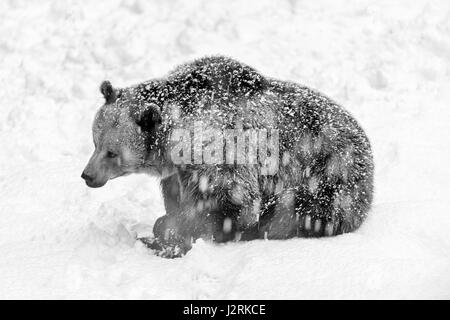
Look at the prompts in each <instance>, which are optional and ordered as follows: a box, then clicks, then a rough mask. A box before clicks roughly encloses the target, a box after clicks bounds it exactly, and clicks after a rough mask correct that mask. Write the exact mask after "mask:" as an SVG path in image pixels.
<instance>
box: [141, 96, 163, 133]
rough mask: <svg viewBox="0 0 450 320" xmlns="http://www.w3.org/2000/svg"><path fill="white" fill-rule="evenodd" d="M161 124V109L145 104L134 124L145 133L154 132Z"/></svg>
mask: <svg viewBox="0 0 450 320" xmlns="http://www.w3.org/2000/svg"><path fill="white" fill-rule="evenodd" d="M161 123H162V118H161V109H160V108H159V107H158V106H157V105H156V104H154V103H147V104H145V105H144V108H143V110H142V111H141V112H140V113H139V115H138V118H137V120H136V124H137V125H138V126H140V127H141V130H143V131H146V132H150V131H154V130H156V129H157V128H158V127H159V125H160V124H161Z"/></svg>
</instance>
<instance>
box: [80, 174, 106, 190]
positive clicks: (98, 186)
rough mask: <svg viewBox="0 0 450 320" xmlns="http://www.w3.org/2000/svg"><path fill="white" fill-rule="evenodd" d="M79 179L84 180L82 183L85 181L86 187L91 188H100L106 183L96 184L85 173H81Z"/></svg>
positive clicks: (96, 182)
mask: <svg viewBox="0 0 450 320" xmlns="http://www.w3.org/2000/svg"><path fill="white" fill-rule="evenodd" d="M81 178H82V179H84V181H86V184H87V186H88V187H91V188H100V187H103V186H104V185H105V184H106V181H105V182H98V181H97V180H96V179H95V178H94V177H93V176H91V175H89V174H87V173H86V171H83V173H82V174H81Z"/></svg>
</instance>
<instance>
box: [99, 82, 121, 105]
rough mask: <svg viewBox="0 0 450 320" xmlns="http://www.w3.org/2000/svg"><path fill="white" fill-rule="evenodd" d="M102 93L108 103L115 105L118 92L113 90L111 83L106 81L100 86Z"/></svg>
mask: <svg viewBox="0 0 450 320" xmlns="http://www.w3.org/2000/svg"><path fill="white" fill-rule="evenodd" d="M100 92H101V93H102V94H103V96H104V97H105V100H106V103H113V102H115V101H116V99H117V91H116V89H114V88H113V86H112V84H111V82H109V81H107V80H105V81H103V82H102V84H101V85H100Z"/></svg>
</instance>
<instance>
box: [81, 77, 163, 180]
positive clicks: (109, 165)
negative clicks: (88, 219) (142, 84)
mask: <svg viewBox="0 0 450 320" xmlns="http://www.w3.org/2000/svg"><path fill="white" fill-rule="evenodd" d="M100 92H101V93H102V94H103V96H104V98H105V103H104V105H103V106H102V107H101V108H100V110H98V112H97V114H96V116H95V119H94V123H93V127H92V133H93V139H94V146H95V150H94V153H93V155H92V156H91V158H90V160H89V162H88V164H87V165H86V168H85V169H84V171H83V173H82V175H81V177H82V178H83V179H84V180H85V181H86V184H87V185H88V186H89V187H92V188H98V187H101V186H103V185H105V184H106V182H107V181H108V180H110V179H114V178H116V177H119V176H123V175H127V174H130V173H136V172H143V171H146V172H148V173H150V174H152V173H153V174H157V173H158V172H159V171H158V170H159V169H158V166H159V164H160V159H159V157H158V155H159V154H161V153H160V152H159V151H158V144H159V141H158V128H159V126H160V124H161V110H160V108H159V107H158V106H157V105H156V104H153V103H148V102H146V101H145V100H144V99H142V97H141V96H140V95H139V94H138V93H137V92H136V90H135V88H130V89H115V88H113V86H112V85H111V83H110V82H109V81H104V82H103V83H102V84H101V86H100Z"/></svg>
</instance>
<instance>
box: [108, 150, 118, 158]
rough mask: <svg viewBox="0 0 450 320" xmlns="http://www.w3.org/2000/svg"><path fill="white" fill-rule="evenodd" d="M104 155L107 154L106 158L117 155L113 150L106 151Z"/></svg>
mask: <svg viewBox="0 0 450 320" xmlns="http://www.w3.org/2000/svg"><path fill="white" fill-rule="evenodd" d="M106 156H107V157H108V158H115V157H117V153H114V152H112V151H108V152H107V153H106Z"/></svg>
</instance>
